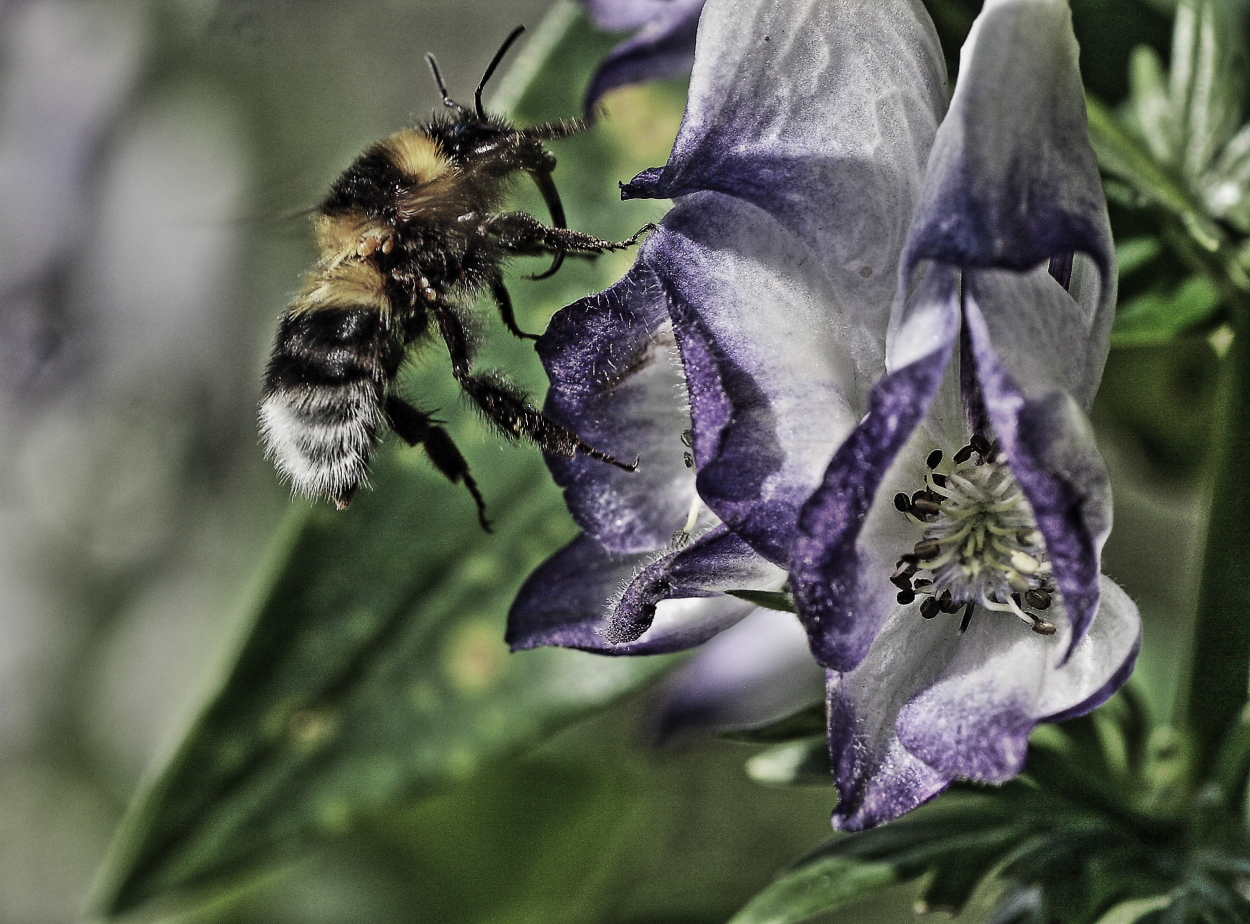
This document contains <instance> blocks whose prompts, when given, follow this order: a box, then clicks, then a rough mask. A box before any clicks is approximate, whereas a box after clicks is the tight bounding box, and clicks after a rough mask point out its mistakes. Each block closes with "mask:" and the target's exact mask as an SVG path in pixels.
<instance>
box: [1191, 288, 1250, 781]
mask: <svg viewBox="0 0 1250 924" xmlns="http://www.w3.org/2000/svg"><path fill="white" fill-rule="evenodd" d="M1232 324H1233V342H1232V345H1231V346H1230V348H1229V351H1228V354H1227V355H1226V356H1225V360H1224V364H1225V369H1224V375H1223V382H1222V396H1221V397H1222V401H1221V405H1222V414H1221V417H1222V421H1221V428H1220V442H1219V445H1218V447H1217V450H1216V458H1215V460H1214V481H1213V485H1212V492H1211V507H1210V511H1211V512H1210V517H1209V519H1208V522H1207V535H1206V547H1205V550H1204V553H1203V563H1202V584H1201V587H1200V589H1199V592H1198V610H1197V614H1196V617H1195V625H1194V642H1193V649H1192V658H1193V661H1192V664H1191V667H1190V672H1189V690H1188V696H1187V699H1186V700H1185V703H1186V708H1185V712H1186V718H1187V725H1188V726H1189V729H1190V731H1191V733H1192V734H1193V737H1194V744H1195V748H1196V751H1195V757H1196V758H1197V761H1198V763H1197V766H1198V767H1199V768H1203V769H1205V768H1208V767H1210V766H1211V762H1212V761H1213V760H1214V759H1215V756H1216V754H1217V753H1218V750H1219V747H1220V743H1221V741H1222V740H1223V738H1224V736H1225V734H1226V733H1227V732H1228V730H1229V729H1231V728H1232V727H1233V725H1234V723H1235V722H1237V720H1238V717H1239V716H1240V714H1241V711H1242V708H1243V707H1244V705H1245V703H1246V696H1247V691H1248V688H1250V582H1248V581H1247V580H1246V575H1247V573H1250V516H1248V515H1247V513H1248V512H1250V477H1248V475H1250V305H1247V304H1246V302H1245V301H1244V300H1243V301H1242V303H1241V304H1238V305H1236V306H1235V307H1234V309H1233V312H1232Z"/></svg>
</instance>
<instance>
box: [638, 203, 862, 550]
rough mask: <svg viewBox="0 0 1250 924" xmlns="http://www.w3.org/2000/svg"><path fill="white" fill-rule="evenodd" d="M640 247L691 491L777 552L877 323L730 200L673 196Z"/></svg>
mask: <svg viewBox="0 0 1250 924" xmlns="http://www.w3.org/2000/svg"><path fill="white" fill-rule="evenodd" d="M654 243H655V246H654V247H651V248H649V249H648V253H647V256H646V259H647V261H648V263H649V264H650V266H651V268H652V269H653V271H654V272H655V275H656V277H657V278H659V279H660V281H661V284H662V285H663V287H664V289H665V291H666V293H667V294H668V303H669V311H670V313H671V315H672V318H673V329H674V333H675V334H676V336H677V342H678V345H679V346H680V347H681V352H682V360H683V364H684V368H685V371H686V384H687V388H688V389H689V392H690V401H691V407H692V418H693V420H694V450H695V460H696V462H697V463H698V470H699V476H698V486H699V493H700V496H702V498H703V499H704V501H706V503H707V504H708V506H709V507H711V509H712V510H713V511H715V512H716V514H717V515H718V516H719V517H720V518H721V519H722V520H724V521H725V522H726V523H728V524H729V525H730V526H731V527H732V528H733V529H734V530H735V531H736V532H737V533H738V534H739V535H741V536H743V537H744V538H745V539H747V540H748V541H749V542H750V543H751V544H752V545H753V546H754V547H755V548H756V549H758V550H759V551H760V553H761V554H763V555H765V556H767V557H768V558H770V559H771V560H773V561H776V562H778V563H781V564H786V563H788V561H789V557H790V546H791V544H792V542H793V539H794V528H795V523H796V520H797V517H798V510H799V506H800V505H801V504H802V503H803V501H804V500H806V498H807V497H808V496H809V495H810V494H811V492H812V490H813V489H814V488H815V487H816V485H817V484H818V483H819V479H820V476H821V473H822V472H823V471H824V468H825V466H826V465H827V464H828V461H829V459H830V457H831V456H832V455H833V452H834V450H835V449H836V448H837V446H838V444H839V443H840V442H841V441H842V440H843V439H844V438H845V436H846V434H847V433H848V432H849V431H850V430H851V429H852V428H853V427H854V426H855V423H856V421H857V420H858V418H859V410H858V409H859V408H861V407H862V406H863V404H864V396H865V394H866V392H867V390H868V388H869V387H870V385H871V381H872V372H873V370H874V369H879V368H880V367H881V364H882V362H883V352H884V343H883V341H882V338H881V336H880V332H873V331H872V330H871V329H868V328H865V327H863V326H860V325H858V324H856V323H854V322H853V321H851V320H848V318H853V317H854V311H853V306H852V305H850V304H847V301H846V300H847V298H848V296H847V294H846V293H842V292H838V291H836V290H835V289H834V287H833V286H831V285H830V283H829V280H828V277H827V276H826V275H825V274H824V273H823V272H822V271H821V269H820V266H819V263H818V262H817V261H816V260H815V259H813V257H812V255H811V253H810V252H809V251H808V250H807V249H806V247H804V245H803V243H802V242H801V241H800V240H798V239H797V238H796V237H795V236H794V235H792V234H791V233H790V232H789V231H787V230H786V229H785V228H784V227H783V226H781V225H780V224H779V223H778V222H777V221H776V220H775V219H773V218H772V217H771V216H770V215H769V214H767V213H766V212H763V211H761V210H760V209H758V208H756V207H755V206H753V205H750V204H749V203H746V202H743V201H741V200H739V199H733V198H731V197H728V196H724V195H720V194H717V193H699V194H696V195H693V196H690V197H688V198H686V199H685V200H683V201H682V202H681V203H679V204H678V205H677V206H676V207H675V208H674V209H673V211H672V212H670V213H669V216H668V218H666V219H665V222H664V226H663V227H662V228H661V230H660V231H658V232H657V233H656V240H655V242H654Z"/></svg>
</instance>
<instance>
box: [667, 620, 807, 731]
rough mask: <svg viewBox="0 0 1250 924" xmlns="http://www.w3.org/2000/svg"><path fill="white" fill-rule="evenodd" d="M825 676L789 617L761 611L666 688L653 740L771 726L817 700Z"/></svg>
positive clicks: (685, 666)
mask: <svg viewBox="0 0 1250 924" xmlns="http://www.w3.org/2000/svg"><path fill="white" fill-rule="evenodd" d="M823 686H824V672H823V671H822V670H821V669H820V668H819V667H817V665H816V662H815V661H813V660H812V656H811V652H809V651H808V648H807V634H806V633H805V632H804V631H803V627H802V625H800V623H799V621H798V620H797V619H795V617H794V615H793V614H792V613H780V612H777V611H776V610H765V609H759V610H756V611H755V612H754V613H752V614H751V615H750V616H748V617H747V618H746V619H744V620H742V622H740V623H738V624H737V625H736V626H733V627H731V628H729V629H726V630H725V631H724V632H722V633H721V634H720V635H718V636H716V638H714V639H711V640H710V641H709V642H708V643H707V644H705V645H704V646H703V647H702V648H700V649H699V651H698V653H697V654H695V656H694V657H693V658H691V659H690V660H689V661H688V662H686V663H685V664H683V665H682V666H681V667H680V668H678V669H677V671H675V672H674V673H673V675H672V676H671V677H669V678H668V680H667V681H666V682H665V683H664V687H663V691H662V701H661V704H660V708H659V710H658V712H657V715H656V726H657V734H658V737H659V738H660V739H661V740H667V739H669V738H671V737H674V736H676V735H680V734H683V733H685V732H689V731H694V730H700V729H708V728H711V729H717V730H719V729H724V728H743V727H746V726H750V725H758V724H762V723H764V722H770V721H774V720H776V719H779V718H781V717H783V716H786V715H789V714H790V713H792V712H794V711H795V710H797V709H799V708H801V707H803V706H806V705H807V704H809V703H812V702H815V701H817V700H818V699H819V698H820V695H821V691H822V689H823Z"/></svg>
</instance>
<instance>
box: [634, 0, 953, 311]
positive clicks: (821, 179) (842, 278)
mask: <svg viewBox="0 0 1250 924" xmlns="http://www.w3.org/2000/svg"><path fill="white" fill-rule="evenodd" d="M945 106H946V71H945V64H944V61H943V58H942V52H941V46H940V44H939V42H938V39H937V35H936V33H935V32H934V30H933V26H932V23H931V22H930V20H929V17H928V14H927V13H925V11H924V8H923V5H922V4H921V3H920V2H919V0H796V2H791V3H770V2H761V0H710V2H709V3H708V5H707V7H706V8H705V15H704V16H703V19H702V22H701V25H700V29H699V51H697V52H696V61H695V68H694V73H693V75H692V78H691V85H690V97H689V102H688V104H687V108H686V116H685V120H684V121H683V123H682V127H681V131H680V132H679V133H678V137H677V141H676V144H675V145H674V147H673V153H672V155H671V157H670V158H669V162H668V164H667V165H666V166H665V167H663V168H659V169H656V170H652V171H647V172H646V173H644V174H642V175H640V176H639V177H638V178H636V180H635V181H634V183H632V184H629V185H627V186H626V187H625V190H624V195H626V196H627V197H652V198H678V197H681V196H684V195H688V194H690V193H694V192H700V191H706V190H710V191H715V192H721V193H725V194H727V195H730V196H734V197H736V198H740V199H744V200H746V201H747V202H751V203H752V204H754V205H756V206H757V207H759V208H760V209H763V210H764V211H766V212H769V213H771V214H772V215H773V217H774V218H776V219H777V221H779V222H780V223H781V224H782V225H783V226H784V227H786V228H787V229H789V231H790V232H791V233H793V234H795V235H796V236H797V237H799V238H800V239H801V240H802V241H803V242H804V243H805V244H806V245H807V247H808V249H809V250H810V251H811V253H812V254H813V255H814V258H815V259H816V260H817V261H819V263H820V264H821V266H822V268H823V269H824V271H825V273H826V275H827V276H828V277H829V279H830V284H831V285H832V286H833V287H834V288H835V290H836V291H837V292H838V294H839V295H840V296H841V299H840V302H839V305H838V306H835V307H834V310H845V308H846V307H847V306H848V305H849V304H854V305H855V310H856V313H857V318H858V320H859V322H860V323H863V324H865V325H867V324H872V323H875V324H876V325H877V327H878V329H881V328H883V327H884V322H885V318H886V313H887V312H888V310H889V305H890V302H891V301H892V299H893V296H894V286H895V280H894V277H893V274H894V268H895V267H896V266H897V263H898V256H899V254H900V253H901V250H902V246H903V242H904V239H905V236H906V233H907V227H908V223H909V222H910V220H911V215H912V211H913V208H914V206H915V203H916V200H917V197H918V195H919V191H920V181H921V176H922V173H923V170H924V163H925V160H926V158H927V157H928V153H929V148H930V146H931V144H932V142H933V137H934V134H935V132H936V130H937V123H938V122H939V121H940V119H941V116H942V113H943V111H944V110H945ZM852 300H853V301H852Z"/></svg>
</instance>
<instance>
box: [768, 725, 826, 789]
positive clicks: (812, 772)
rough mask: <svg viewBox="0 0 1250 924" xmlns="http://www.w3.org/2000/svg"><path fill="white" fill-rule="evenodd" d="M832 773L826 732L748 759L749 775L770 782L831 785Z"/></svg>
mask: <svg viewBox="0 0 1250 924" xmlns="http://www.w3.org/2000/svg"><path fill="white" fill-rule="evenodd" d="M832 774H833V767H832V765H831V764H830V762H829V746H828V744H827V743H826V742H825V737H824V735H821V736H820V737H819V738H805V739H803V740H801V741H791V742H790V743H788V744H783V745H781V746H779V747H775V748H769V749H768V750H767V751H761V752H760V753H759V754H756V755H755V756H754V757H752V758H751V759H750V760H748V761H747V776H749V777H750V778H751V779H753V780H755V782H757V783H764V784H766V785H769V786H829V785H830V782H831V778H832Z"/></svg>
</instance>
